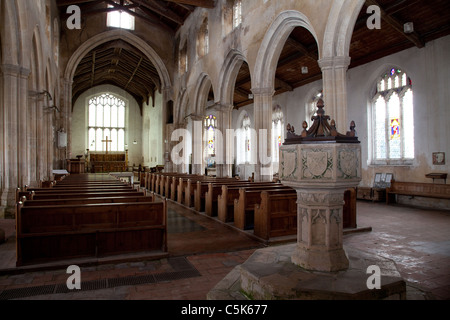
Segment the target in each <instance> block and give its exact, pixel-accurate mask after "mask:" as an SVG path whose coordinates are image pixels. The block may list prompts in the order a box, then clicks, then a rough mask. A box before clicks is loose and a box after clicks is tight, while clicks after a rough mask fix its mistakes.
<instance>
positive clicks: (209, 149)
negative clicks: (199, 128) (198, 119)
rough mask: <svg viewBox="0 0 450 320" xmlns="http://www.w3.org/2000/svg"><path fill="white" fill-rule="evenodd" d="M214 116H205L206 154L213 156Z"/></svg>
mask: <svg viewBox="0 0 450 320" xmlns="http://www.w3.org/2000/svg"><path fill="white" fill-rule="evenodd" d="M216 120H217V119H216V117H215V116H213V115H209V116H207V117H206V118H205V131H206V154H207V155H208V156H214V155H215V154H216V136H215V134H216V132H215V130H216Z"/></svg>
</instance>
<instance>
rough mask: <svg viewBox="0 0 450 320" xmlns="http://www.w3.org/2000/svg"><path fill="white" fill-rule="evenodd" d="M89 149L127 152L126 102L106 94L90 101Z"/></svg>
mask: <svg viewBox="0 0 450 320" xmlns="http://www.w3.org/2000/svg"><path fill="white" fill-rule="evenodd" d="M88 113H89V117H88V118H89V121H88V123H89V126H88V137H89V138H88V139H89V140H88V142H89V143H88V148H87V149H89V150H90V151H106V143H105V142H103V141H102V140H106V137H108V140H111V142H110V143H109V144H108V151H125V102H124V101H123V100H121V99H119V98H117V97H115V96H113V95H112V94H109V93H104V94H101V95H99V96H96V97H93V98H91V99H89V102H88Z"/></svg>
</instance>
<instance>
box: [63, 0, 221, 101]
mask: <svg viewBox="0 0 450 320" xmlns="http://www.w3.org/2000/svg"><path fill="white" fill-rule="evenodd" d="M56 4H57V6H58V8H59V10H60V15H61V20H62V21H65V20H66V19H67V18H68V16H69V15H68V14H67V13H66V10H67V7H68V6H70V5H77V6H79V7H80V10H81V13H82V19H89V18H92V17H95V16H98V15H100V14H105V13H107V12H112V11H122V12H127V13H129V14H131V15H132V16H134V17H135V19H136V20H139V21H140V22H143V23H145V24H149V25H152V26H158V27H160V28H162V29H164V30H166V31H168V32H170V33H172V34H175V32H176V31H177V30H178V29H179V28H180V27H181V26H182V25H183V24H184V21H185V20H186V19H187V17H188V16H189V15H190V14H191V13H192V12H193V11H194V10H195V8H196V7H203V8H214V0H167V1H163V0H56ZM101 84H113V85H116V86H118V87H120V88H122V89H124V90H126V91H127V92H128V93H130V94H131V95H132V96H133V97H134V98H135V99H136V101H137V102H138V103H139V104H140V105H141V106H142V104H143V103H144V102H146V103H148V102H149V98H150V97H152V96H153V95H154V93H155V91H156V90H159V89H160V88H161V83H160V79H159V76H158V73H157V71H156V68H155V67H154V65H153V64H152V62H151V61H150V60H149V59H148V58H147V57H146V56H145V54H144V53H142V52H140V51H139V50H138V49H136V48H135V47H133V46H131V45H129V44H128V43H126V42H124V41H121V40H117V41H111V42H107V43H104V44H102V45H100V46H98V47H96V48H95V49H93V50H91V51H90V52H89V53H88V54H87V55H86V56H85V57H84V58H83V59H82V60H81V62H80V63H79V65H78V66H77V70H76V71H75V75H74V79H73V88H72V93H73V101H75V100H76V99H77V98H78V97H79V96H80V95H81V94H82V93H83V92H84V91H86V90H88V89H89V88H92V87H95V86H98V85H101ZM153 101H154V99H153Z"/></svg>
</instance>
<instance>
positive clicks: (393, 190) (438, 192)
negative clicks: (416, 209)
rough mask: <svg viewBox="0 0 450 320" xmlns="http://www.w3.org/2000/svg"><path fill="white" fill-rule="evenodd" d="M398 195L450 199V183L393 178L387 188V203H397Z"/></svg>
mask: <svg viewBox="0 0 450 320" xmlns="http://www.w3.org/2000/svg"><path fill="white" fill-rule="evenodd" d="M396 195H405V196H411V197H416V196H417V197H427V198H437V199H450V185H449V184H440V183H419V182H401V181H396V180H391V186H390V187H389V188H386V204H390V203H395V202H396V197H395V196H396Z"/></svg>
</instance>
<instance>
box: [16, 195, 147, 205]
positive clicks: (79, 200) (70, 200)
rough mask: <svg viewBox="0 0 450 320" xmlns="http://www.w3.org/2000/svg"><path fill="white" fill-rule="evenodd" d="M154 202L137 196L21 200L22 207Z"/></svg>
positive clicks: (145, 197)
mask: <svg viewBox="0 0 450 320" xmlns="http://www.w3.org/2000/svg"><path fill="white" fill-rule="evenodd" d="M154 201H155V199H154V197H153V195H149V196H138V197H93V198H66V199H44V200H26V199H22V203H23V206H24V207H30V206H33V207H42V206H62V205H80V204H93V203H129V202H154Z"/></svg>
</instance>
